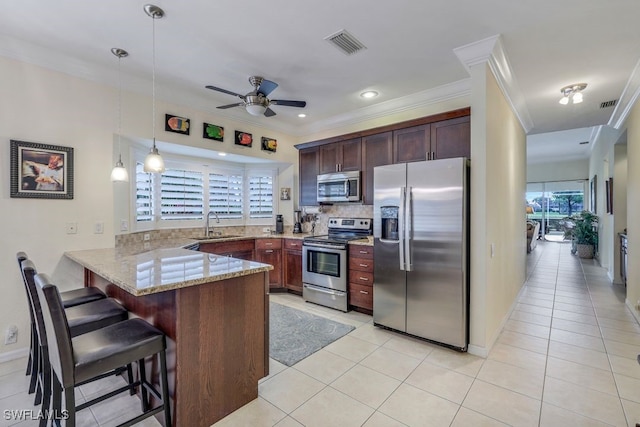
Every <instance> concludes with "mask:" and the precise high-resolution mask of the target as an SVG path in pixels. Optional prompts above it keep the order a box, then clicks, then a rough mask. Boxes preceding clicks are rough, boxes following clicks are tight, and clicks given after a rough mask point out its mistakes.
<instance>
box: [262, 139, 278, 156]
mask: <svg viewBox="0 0 640 427" xmlns="http://www.w3.org/2000/svg"><path fill="white" fill-rule="evenodd" d="M261 146H262V149H263V150H264V151H269V152H270V153H275V152H276V150H277V149H278V141H276V140H275V139H273V138H267V137H266V136H263V137H262V144H261Z"/></svg>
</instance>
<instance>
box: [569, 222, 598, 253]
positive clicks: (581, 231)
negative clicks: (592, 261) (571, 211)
mask: <svg viewBox="0 0 640 427" xmlns="http://www.w3.org/2000/svg"><path fill="white" fill-rule="evenodd" d="M574 221H575V227H574V228H573V230H572V233H573V238H574V239H575V240H576V246H577V249H578V256H579V257H580V258H593V253H594V247H595V245H596V243H597V242H598V216H597V215H595V214H593V213H591V212H589V211H582V212H581V213H580V214H579V215H576V216H575V217H574Z"/></svg>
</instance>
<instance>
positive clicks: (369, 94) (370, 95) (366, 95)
mask: <svg viewBox="0 0 640 427" xmlns="http://www.w3.org/2000/svg"><path fill="white" fill-rule="evenodd" d="M360 96H361V97H363V98H366V99H369V98H375V97H376V96H378V92H376V91H375V90H368V91H366V92H362V93H361V94H360Z"/></svg>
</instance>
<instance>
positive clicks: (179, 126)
mask: <svg viewBox="0 0 640 427" xmlns="http://www.w3.org/2000/svg"><path fill="white" fill-rule="evenodd" d="M190 127H191V120H189V119H187V118H185V117H180V116H174V115H171V114H165V115H164V130H166V131H167V132H174V133H181V134H182V135H189V128H190Z"/></svg>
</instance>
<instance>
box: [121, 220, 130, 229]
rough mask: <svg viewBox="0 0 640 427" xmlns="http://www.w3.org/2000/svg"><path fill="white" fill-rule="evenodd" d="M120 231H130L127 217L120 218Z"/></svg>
mask: <svg viewBox="0 0 640 427" xmlns="http://www.w3.org/2000/svg"><path fill="white" fill-rule="evenodd" d="M120 231H129V221H127V220H126V219H121V220H120Z"/></svg>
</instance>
